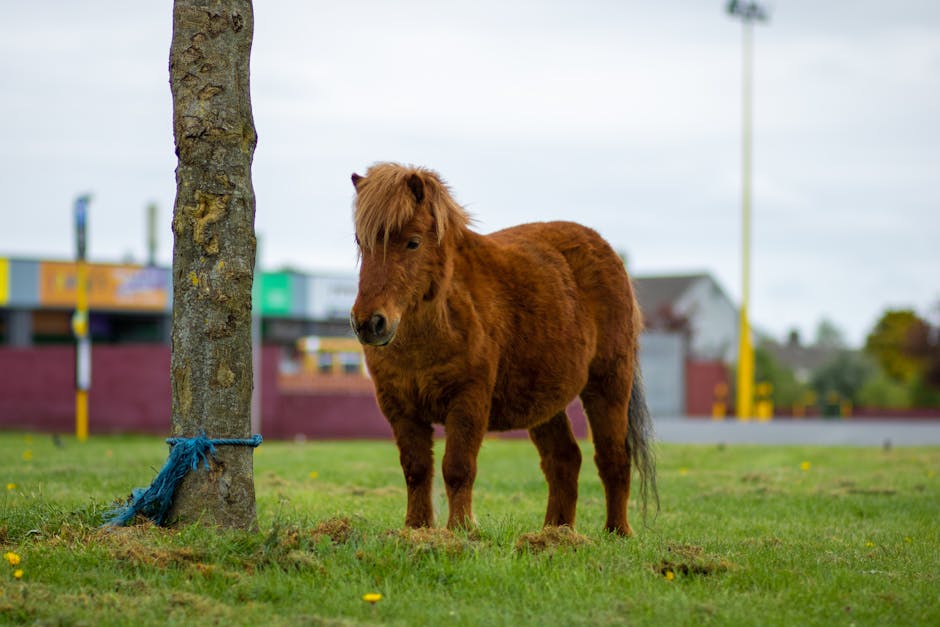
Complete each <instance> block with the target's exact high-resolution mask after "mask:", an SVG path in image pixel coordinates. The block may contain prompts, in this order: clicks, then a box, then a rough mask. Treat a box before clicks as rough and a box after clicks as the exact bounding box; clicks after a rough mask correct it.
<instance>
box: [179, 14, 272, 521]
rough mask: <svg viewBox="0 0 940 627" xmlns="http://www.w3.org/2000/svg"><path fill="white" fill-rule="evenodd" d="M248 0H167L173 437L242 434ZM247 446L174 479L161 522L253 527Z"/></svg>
mask: <svg viewBox="0 0 940 627" xmlns="http://www.w3.org/2000/svg"><path fill="white" fill-rule="evenodd" d="M253 26H254V19H253V15H252V6H251V1H250V0H175V2H174V5H173V42H172V45H171V48H170V89H171V91H172V93H173V134H174V137H175V139H176V155H177V157H178V158H179V165H178V166H177V168H176V202H175V204H174V207H173V234H174V236H175V238H174V246H173V337H172V357H171V374H172V389H173V410H172V411H173V416H172V422H173V424H172V435H173V436H174V437H193V436H197V435H200V434H202V433H204V434H205V435H206V436H208V437H209V438H247V437H248V436H249V435H250V429H251V392H252V359H251V284H252V278H253V273H254V265H255V234H254V219H255V195H254V190H253V189H252V185H251V161H252V156H253V155H254V150H255V144H256V143H257V136H256V134H255V128H254V122H253V120H252V115H251V101H250V97H249V90H248V73H249V72H248V60H249V55H250V52H251V38H252V30H253ZM252 451H253V449H252V448H250V447H247V446H220V447H217V452H216V454H215V456H214V460H213V461H212V468H211V470H210V471H209V472H206V470H205V469H204V468H203V467H202V466H200V468H199V469H198V471H195V472H191V473H189V475H187V477H186V478H185V479H184V480H183V483H182V484H181V485H180V487H179V489H178V491H177V494H176V500H175V502H174V505H173V508H172V509H171V512H170V519H171V520H176V521H177V522H180V523H188V522H195V521H201V522H203V523H206V524H210V525H221V526H226V527H235V528H243V529H244V528H254V527H255V525H256V520H255V492H254V479H253V476H252Z"/></svg>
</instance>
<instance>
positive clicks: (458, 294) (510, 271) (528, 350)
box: [350, 163, 656, 535]
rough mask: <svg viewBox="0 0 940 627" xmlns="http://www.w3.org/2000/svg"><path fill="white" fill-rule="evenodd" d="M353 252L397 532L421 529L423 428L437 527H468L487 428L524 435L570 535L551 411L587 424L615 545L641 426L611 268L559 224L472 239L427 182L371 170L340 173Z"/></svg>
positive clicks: (441, 187)
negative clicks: (436, 438)
mask: <svg viewBox="0 0 940 627" xmlns="http://www.w3.org/2000/svg"><path fill="white" fill-rule="evenodd" d="M352 181H353V185H354V186H355V187H356V192H357V195H356V203H355V209H354V222H355V228H356V241H357V243H358V245H359V250H360V261H361V268H360V271H359V294H358V295H357V297H356V302H355V304H354V305H353V308H352V312H351V315H350V322H351V324H352V327H353V330H354V331H355V332H356V335H357V336H358V337H359V340H360V341H361V342H362V344H364V347H365V357H366V363H367V365H368V367H369V371H370V372H371V374H372V377H373V379H374V381H375V386H376V393H377V397H378V402H379V406H380V407H381V409H382V412H383V413H384V414H385V416H386V418H387V419H388V421H389V423H390V424H391V426H392V430H393V431H394V434H395V441H396V443H397V444H398V448H399V451H400V460H401V466H402V470H403V471H404V474H405V483H406V484H407V488H408V509H407V513H406V515H405V525H407V526H409V527H430V526H432V525H433V524H434V512H433V509H432V505H431V484H432V476H433V472H434V471H433V454H432V436H433V433H434V431H433V428H432V423H439V424H442V425H444V430H445V434H446V435H445V438H446V445H445V451H444V462H443V472H444V483H445V485H446V488H447V498H448V502H449V505H450V512H449V513H450V516H449V518H448V520H447V526H448V528H451V529H453V528H455V527H464V526H469V525H472V524H473V523H474V518H473V512H472V508H471V500H472V490H473V482H474V479H475V477H476V472H477V453H478V452H479V450H480V445H481V444H482V442H483V437H484V435H485V434H486V432H487V431H488V430H492V431H504V430H507V429H528V431H529V436H530V437H531V438H532V441H533V442H534V443H535V446H536V447H537V448H538V451H539V455H540V456H541V460H542V461H541V466H542V471H543V472H544V474H545V478H546V479H547V480H548V510H547V512H546V514H545V525H569V526H574V522H575V506H576V503H577V499H578V472H579V471H580V468H581V450H580V449H579V447H578V444H577V441H576V440H575V438H574V436H573V435H572V432H571V425H570V423H569V421H568V417H567V415H566V414H565V408H566V407H567V406H568V404H569V403H570V402H571V401H572V400H573V399H574V398H575V397H576V396H580V397H581V402H582V404H583V406H584V409H585V413H586V414H587V417H588V421H589V422H590V426H591V432H592V434H593V439H594V448H595V461H596V463H597V468H598V471H599V473H600V477H601V480H602V481H603V484H604V491H605V493H606V497H607V523H606V529H607V530H609V531H613V532H616V533H619V534H623V535H630V534H631V533H632V530H631V529H630V524H629V523H628V522H627V499H628V498H629V496H630V466H631V462H632V463H633V464H634V465H636V467H637V468H638V471H639V477H640V480H641V483H640V488H641V496H642V498H643V503H644V507H645V504H646V495H647V491H648V489H649V488H652V490H653V491H654V494H655V487H656V486H655V463H654V460H653V455H652V451H651V422H650V416H649V413H648V411H647V408H646V402H645V400H644V397H643V390H642V387H641V384H640V374H639V373H640V371H639V367H638V364H637V336H638V334H639V332H640V327H641V316H640V310H639V307H638V306H637V303H636V300H635V298H634V295H633V289H632V287H631V285H630V280H629V278H628V277H627V273H626V271H625V269H624V265H623V262H622V261H621V259H620V257H618V256H617V254H616V253H614V251H613V250H612V249H611V247H610V246H609V245H608V244H607V242H605V241H604V240H603V239H602V238H601V237H600V236H599V235H598V234H597V233H596V232H594V231H592V230H591V229H588V228H586V227H584V226H580V225H578V224H574V223H571V222H546V223H533V224H523V225H520V226H517V227H513V228H509V229H505V230H503V231H498V232H496V233H492V234H490V235H481V234H479V233H476V232H474V231H472V230H470V229H469V228H468V226H469V222H470V220H469V218H468V216H467V214H466V213H465V212H464V210H463V209H461V207H460V206H459V205H457V203H456V202H455V201H454V199H453V198H452V197H451V195H450V192H449V189H448V188H447V186H446V185H445V184H444V182H443V181H442V180H441V178H440V177H439V176H438V175H437V174H436V173H435V172H432V171H430V170H425V169H422V168H413V167H405V166H401V165H397V164H391V163H380V164H376V165H374V166H373V167H371V168H370V169H369V171H368V172H367V173H366V176H359V175H358V174H353V175H352Z"/></svg>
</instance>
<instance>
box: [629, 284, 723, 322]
mask: <svg viewBox="0 0 940 627" xmlns="http://www.w3.org/2000/svg"><path fill="white" fill-rule="evenodd" d="M702 279H707V280H712V279H711V276H710V275H708V274H705V273H700V274H674V275H668V276H639V277H637V276H635V277H633V287H634V290H635V291H636V297H637V300H638V301H639V302H640V309H641V310H642V311H643V317H644V318H645V319H646V320H647V322H648V323H649V322H650V321H652V320H654V319H656V318H659V317H661V316H672V315H673V305H674V304H675V302H676V301H677V300H679V298H680V297H681V296H682V295H683V294H684V293H685V292H686V291H687V290H688V289H689V288H690V287H692V285H693V284H694V283H696V282H698V281H700V280H702Z"/></svg>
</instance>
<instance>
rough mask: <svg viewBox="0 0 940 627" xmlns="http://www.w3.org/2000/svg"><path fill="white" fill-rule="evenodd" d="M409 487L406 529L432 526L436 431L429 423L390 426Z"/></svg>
mask: <svg viewBox="0 0 940 627" xmlns="http://www.w3.org/2000/svg"><path fill="white" fill-rule="evenodd" d="M391 424H392V431H393V432H394V433H395V443H396V444H397V445H398V453H399V461H400V462H401V469H402V472H404V473H405V485H406V486H407V488H408V509H407V511H406V513H405V526H406V527H413V528H418V527H433V526H434V507H433V506H432V504H431V486H432V480H433V478H434V451H433V445H434V439H433V436H434V430H433V428H432V427H431V425H430V424H425V423H421V422H417V421H414V420H408V419H401V420H396V421H394V422H392V423H391Z"/></svg>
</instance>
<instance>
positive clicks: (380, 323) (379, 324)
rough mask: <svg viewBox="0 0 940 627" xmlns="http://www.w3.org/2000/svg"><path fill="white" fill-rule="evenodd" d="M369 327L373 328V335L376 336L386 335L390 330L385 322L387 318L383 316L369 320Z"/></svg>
mask: <svg viewBox="0 0 940 627" xmlns="http://www.w3.org/2000/svg"><path fill="white" fill-rule="evenodd" d="M369 326H371V327H372V333H373V335H376V336H380V337H381V336H383V335H385V331H386V329H387V328H388V324H387V322H386V320H385V316H383V315H382V314H375V315H373V316H372V318H371V319H370V320H369Z"/></svg>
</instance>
